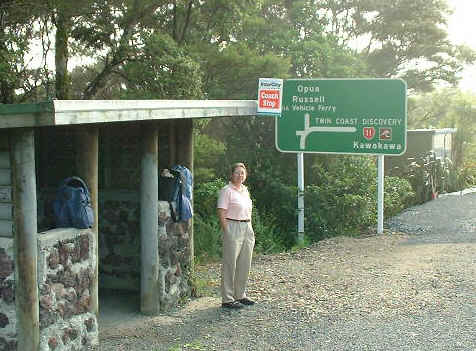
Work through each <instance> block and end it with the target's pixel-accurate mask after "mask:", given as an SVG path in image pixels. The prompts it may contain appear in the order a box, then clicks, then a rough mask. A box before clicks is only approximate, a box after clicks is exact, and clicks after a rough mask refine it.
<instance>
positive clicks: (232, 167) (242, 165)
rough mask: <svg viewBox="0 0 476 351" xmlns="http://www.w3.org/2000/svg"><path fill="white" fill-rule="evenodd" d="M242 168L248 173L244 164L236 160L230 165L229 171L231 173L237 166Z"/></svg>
mask: <svg viewBox="0 0 476 351" xmlns="http://www.w3.org/2000/svg"><path fill="white" fill-rule="evenodd" d="M239 167H241V168H243V169H244V170H245V173H246V174H248V170H247V169H246V166H245V164H244V163H242V162H237V163H234V164H232V165H231V173H233V172H234V171H235V170H236V169H237V168H239Z"/></svg>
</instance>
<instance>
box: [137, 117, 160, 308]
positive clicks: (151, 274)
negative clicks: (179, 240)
mask: <svg viewBox="0 0 476 351" xmlns="http://www.w3.org/2000/svg"><path fill="white" fill-rule="evenodd" d="M158 139H159V138H158V129H157V125H156V124H154V123H147V124H145V125H144V126H143V128H142V162H141V187H140V236H141V312H142V313H144V314H146V315H157V314H158V313H159V311H160V298H159V286H158V284H159V268H160V267H159V237H158V230H159V224H158V218H159V205H158V198H159V196H158V191H159V181H158V159H159V157H158Z"/></svg>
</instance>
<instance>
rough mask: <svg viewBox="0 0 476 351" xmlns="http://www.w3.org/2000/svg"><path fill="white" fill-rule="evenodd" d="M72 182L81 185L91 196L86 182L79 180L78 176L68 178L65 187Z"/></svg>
mask: <svg viewBox="0 0 476 351" xmlns="http://www.w3.org/2000/svg"><path fill="white" fill-rule="evenodd" d="M71 182H78V183H79V184H81V187H82V188H83V189H84V191H85V192H86V194H89V189H88V186H87V185H86V183H85V182H84V180H82V179H81V178H79V177H77V176H73V177H69V178H66V179H65V180H64V182H63V183H64V185H68V184H70V183H71Z"/></svg>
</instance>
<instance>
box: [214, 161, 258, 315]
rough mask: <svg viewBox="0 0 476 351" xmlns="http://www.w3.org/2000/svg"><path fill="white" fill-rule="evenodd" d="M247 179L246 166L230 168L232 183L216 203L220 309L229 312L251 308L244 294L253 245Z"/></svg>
mask: <svg viewBox="0 0 476 351" xmlns="http://www.w3.org/2000/svg"><path fill="white" fill-rule="evenodd" d="M246 176H247V172H246V167H245V165H244V164H243V163H235V164H234V165H233V166H232V167H231V181H230V183H228V185H227V186H225V187H223V189H221V190H220V194H219V196H218V204H217V207H218V217H219V219H220V225H221V229H222V231H223V261H222V272H221V296H222V307H224V308H230V309H239V308H242V307H243V305H247V306H251V305H254V301H252V300H250V299H249V298H247V297H246V294H245V289H246V284H247V282H248V275H249V272H250V266H251V258H252V255H253V247H254V245H255V234H254V232H253V228H252V226H251V209H252V203H251V198H250V193H249V192H248V188H247V187H246V186H245V185H243V183H244V181H245V180H246Z"/></svg>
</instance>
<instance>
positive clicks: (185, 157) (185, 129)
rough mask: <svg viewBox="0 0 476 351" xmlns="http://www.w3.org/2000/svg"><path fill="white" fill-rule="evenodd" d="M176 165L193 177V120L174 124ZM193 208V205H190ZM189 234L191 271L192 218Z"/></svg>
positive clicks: (183, 120) (192, 252)
mask: <svg viewBox="0 0 476 351" xmlns="http://www.w3.org/2000/svg"><path fill="white" fill-rule="evenodd" d="M176 135H177V164H179V165H183V166H185V167H187V168H188V169H189V170H190V172H191V173H192V175H193V120H192V119H190V118H188V119H181V120H177V123H176ZM192 207H193V204H192ZM188 234H189V252H190V257H189V267H190V269H191V270H193V257H194V248H193V218H192V219H191V220H190V223H189V225H188Z"/></svg>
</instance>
